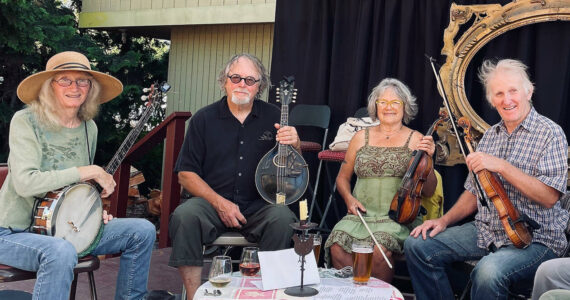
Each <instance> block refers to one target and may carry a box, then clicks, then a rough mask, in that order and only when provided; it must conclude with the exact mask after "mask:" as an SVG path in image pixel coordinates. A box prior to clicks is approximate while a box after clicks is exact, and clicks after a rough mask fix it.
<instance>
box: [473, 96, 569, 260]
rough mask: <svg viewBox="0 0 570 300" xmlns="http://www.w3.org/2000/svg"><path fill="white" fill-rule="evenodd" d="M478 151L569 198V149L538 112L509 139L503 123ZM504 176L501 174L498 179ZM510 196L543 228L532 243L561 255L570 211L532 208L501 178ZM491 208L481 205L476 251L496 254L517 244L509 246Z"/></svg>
mask: <svg viewBox="0 0 570 300" xmlns="http://www.w3.org/2000/svg"><path fill="white" fill-rule="evenodd" d="M477 151H479V152H484V153H488V154H491V155H493V156H495V157H499V158H502V159H504V160H506V161H508V162H509V163H510V164H512V165H513V166H515V167H517V168H519V169H520V170H522V171H523V172H525V173H526V174H529V175H531V176H534V177H536V178H537V179H538V180H540V181H541V182H542V183H544V184H546V185H548V186H550V187H552V188H554V189H556V190H558V191H560V192H561V193H562V194H564V193H565V192H566V179H567V176H568V173H567V172H568V162H567V159H568V143H567V141H566V136H565V135H564V132H563V131H562V128H560V126H558V125H557V124H556V123H554V122H553V121H552V120H550V119H548V118H546V117H544V116H542V115H540V114H538V113H537V112H536V110H535V109H534V107H532V108H531V110H530V113H529V114H528V116H527V117H526V118H525V120H524V121H523V122H522V123H521V124H520V125H519V126H518V127H517V128H515V130H514V131H513V132H512V133H511V134H508V132H507V130H506V127H505V125H504V122H503V121H501V122H499V123H497V124H496V125H494V126H492V127H491V128H489V129H488V130H487V131H486V132H485V134H484V135H483V138H482V139H481V141H480V142H479V144H478V145H477ZM497 175H499V174H497ZM471 177H472V176H471V175H469V177H468V178H467V180H466V181H465V189H467V190H468V191H470V192H471V193H473V194H474V195H477V193H476V191H475V187H474V186H473V181H472V178H471ZM499 178H500V179H501V181H502V183H503V186H504V187H505V191H506V192H507V195H508V197H509V199H510V200H511V202H512V203H513V205H514V206H515V207H516V208H517V209H518V210H519V212H520V214H521V215H522V214H526V215H527V216H529V217H530V218H531V219H533V220H535V221H536V222H538V223H539V224H540V225H541V228H540V229H538V230H535V231H534V232H533V239H532V241H533V242H538V243H541V244H544V245H546V246H547V247H549V248H550V249H552V250H553V251H554V252H555V253H557V254H558V255H560V254H562V251H563V250H564V247H565V246H566V237H565V235H564V229H566V223H567V221H568V211H566V210H564V209H563V208H562V207H561V206H560V201H558V202H557V203H556V204H555V205H554V207H552V208H545V207H542V206H540V205H539V204H537V203H535V202H532V201H531V200H530V199H528V198H527V197H526V196H524V195H523V194H522V193H521V192H520V191H518V190H516V189H515V187H514V186H513V185H511V184H510V183H509V182H508V181H506V180H504V178H503V177H502V176H500V175H499ZM487 207H488V209H487V208H486V207H483V206H482V205H481V202H480V201H477V208H478V212H477V215H476V216H475V225H476V226H477V228H478V233H477V236H478V240H477V245H478V246H479V247H480V248H488V247H489V245H490V244H491V243H494V244H495V246H496V247H497V248H499V247H501V246H502V245H506V244H512V242H511V241H510V240H509V238H508V236H507V234H506V232H505V230H504V228H503V226H502V225H501V222H500V220H499V217H498V214H497V210H496V209H495V207H494V205H493V203H488V205H487Z"/></svg>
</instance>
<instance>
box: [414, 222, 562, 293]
mask: <svg viewBox="0 0 570 300" xmlns="http://www.w3.org/2000/svg"><path fill="white" fill-rule="evenodd" d="M404 253H405V254H406V264H407V266H408V270H409V272H410V277H411V278H412V285H413V287H414V293H415V294H416V297H417V298H418V299H422V300H423V299H429V300H432V299H454V296H453V291H452V289H451V284H450V282H449V279H448V277H447V274H446V272H445V269H446V267H448V266H450V264H451V263H452V262H455V261H465V260H478V259H480V261H479V262H478V263H477V265H476V266H475V268H474V269H473V271H472V272H471V275H470V276H471V282H472V283H473V286H472V288H471V299H507V298H508V297H509V288H510V287H511V286H512V284H514V283H520V282H529V283H530V285H531V286H532V280H533V278H534V273H535V272H536V269H537V268H538V266H539V265H540V264H541V263H542V262H543V261H546V260H549V259H552V258H555V257H556V254H555V253H554V252H553V251H552V250H550V249H549V248H548V247H546V246H544V245H542V244H538V243H533V244H531V245H529V246H528V247H527V248H525V249H518V248H516V247H515V246H513V245H508V246H504V247H501V248H499V249H497V250H496V251H495V252H489V251H488V250H487V249H481V248H479V247H477V228H476V227H475V224H474V223H473V222H470V223H466V224H463V225H461V226H454V227H449V228H447V229H446V230H445V231H443V232H440V233H439V234H438V235H436V236H435V237H433V238H430V237H429V236H428V238H426V240H424V239H423V238H422V237H421V235H420V236H418V237H417V238H414V237H411V236H410V237H408V238H407V239H406V241H405V242H404Z"/></svg>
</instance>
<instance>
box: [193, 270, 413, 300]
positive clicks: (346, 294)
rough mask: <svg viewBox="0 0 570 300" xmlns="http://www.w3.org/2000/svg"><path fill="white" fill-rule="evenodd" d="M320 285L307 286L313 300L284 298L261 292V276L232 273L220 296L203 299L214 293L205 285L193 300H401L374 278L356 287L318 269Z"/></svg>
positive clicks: (349, 280) (279, 293) (281, 294)
mask: <svg viewBox="0 0 570 300" xmlns="http://www.w3.org/2000/svg"><path fill="white" fill-rule="evenodd" d="M319 275H320V278H321V282H320V284H317V285H309V287H312V288H315V289H316V290H318V291H319V293H318V294H317V295H315V296H312V297H294V296H289V295H287V294H285V289H279V290H269V291H262V290H260V289H259V288H258V287H257V286H261V276H259V275H257V276H252V277H244V276H241V274H240V273H239V272H234V273H233V276H232V282H231V283H230V284H228V285H227V286H225V287H223V288H217V289H219V290H220V291H221V292H222V295H221V296H212V295H209V296H208V295H205V291H206V290H207V291H208V292H210V293H211V292H213V290H214V289H215V288H214V287H213V286H212V284H211V283H210V282H205V283H204V284H202V285H201V286H200V288H198V290H197V291H196V294H195V295H194V299H195V300H197V299H202V300H222V299H223V300H226V299H306V300H309V299H328V300H336V299H349V300H357V299H358V300H361V299H362V300H365V299H366V300H367V299H374V300H382V299H386V300H403V299H404V297H403V296H402V293H400V291H398V289H397V288H396V287H394V286H392V285H391V284H389V283H386V282H384V281H382V280H380V279H377V278H373V277H372V278H370V280H369V281H368V284H367V285H357V284H354V283H353V282H352V277H348V278H338V277H335V276H333V272H332V271H330V269H329V270H327V269H321V268H320V269H319Z"/></svg>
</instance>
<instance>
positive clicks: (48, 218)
mask: <svg viewBox="0 0 570 300" xmlns="http://www.w3.org/2000/svg"><path fill="white" fill-rule="evenodd" d="M169 89H170V86H169V85H168V83H163V84H162V85H161V86H160V87H159V88H158V90H156V89H155V87H154V84H153V85H152V86H151V87H150V89H145V92H148V91H149V90H150V92H149V95H148V96H145V97H148V98H147V99H148V104H147V108H146V109H145V111H144V112H143V114H142V116H141V117H140V119H139V121H138V123H137V125H136V126H135V127H134V128H133V129H132V130H131V131H130V132H129V134H128V135H127V137H126V138H125V140H124V141H123V143H122V144H121V146H120V147H119V150H118V151H117V152H116V153H115V155H114V156H113V158H112V159H111V161H110V162H109V164H108V165H107V167H106V168H105V171H106V172H107V173H109V174H114V173H115V171H117V169H118V168H119V166H120V165H121V162H122V161H123V159H124V158H125V156H126V155H127V152H129V149H130V148H131V147H132V146H133V144H134V143H135V141H136V138H137V137H138V136H139V134H140V132H141V131H142V129H143V127H144V125H145V124H146V122H147V121H148V119H149V118H150V116H151V115H152V113H153V112H154V110H155V109H156V107H157V106H159V105H160V104H161V103H162V100H163V99H165V97H166V96H163V94H166V92H168V90H169ZM157 99H158V101H157ZM100 193H101V187H100V186H99V185H98V184H96V183H94V182H93V183H91V182H78V183H75V184H72V185H69V186H66V187H63V188H61V189H59V190H55V191H51V192H48V193H47V194H46V195H45V196H44V197H43V198H39V199H38V200H37V201H36V203H35V205H34V209H33V218H32V226H31V230H32V232H34V233H38V234H43V235H49V236H53V237H59V238H62V239H64V240H67V241H68V242H70V243H71V244H72V245H73V246H74V247H75V249H76V250H77V256H78V257H83V256H85V255H87V254H89V253H91V251H93V249H94V248H95V247H96V246H97V244H98V243H99V240H100V239H101V235H102V233H103V201H102V200H101V195H100Z"/></svg>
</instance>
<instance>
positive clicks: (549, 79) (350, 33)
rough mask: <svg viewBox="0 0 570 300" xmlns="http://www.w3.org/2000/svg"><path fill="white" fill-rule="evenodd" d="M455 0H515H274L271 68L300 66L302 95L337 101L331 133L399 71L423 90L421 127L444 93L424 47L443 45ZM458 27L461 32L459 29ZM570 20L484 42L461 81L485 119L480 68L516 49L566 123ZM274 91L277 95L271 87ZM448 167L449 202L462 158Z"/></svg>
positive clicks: (488, 112) (282, 72)
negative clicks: (438, 86) (274, 14)
mask: <svg viewBox="0 0 570 300" xmlns="http://www.w3.org/2000/svg"><path fill="white" fill-rule="evenodd" d="M452 2H456V3H457V4H464V5H471V4H491V3H499V4H502V5H504V4H507V3H509V2H510V1H444V0H439V1H429V0H360V1H356V0H352V1H346V0H310V1H307V0H278V1H277V9H276V16H275V31H274V44H273V58H272V66H271V77H272V81H273V84H277V83H278V81H279V80H280V79H281V78H282V77H283V76H289V75H294V76H295V78H296V83H295V85H296V88H298V96H297V103H305V104H326V105H329V106H330V107H331V110H332V117H331V124H330V129H331V134H330V139H331V140H332V138H333V137H334V135H335V134H336V130H337V129H338V126H339V125H340V124H341V123H342V122H344V121H345V120H346V118H347V117H349V116H352V115H353V114H354V112H355V111H356V110H357V109H358V108H359V107H363V106H365V105H366V99H367V97H368V94H369V93H370V92H371V90H372V88H373V87H374V86H376V85H377V84H378V83H379V82H380V80H382V79H383V78H386V77H394V78H398V79H400V80H402V81H403V82H404V83H406V84H407V85H408V86H409V87H410V88H411V90H412V93H413V94H414V95H415V96H416V97H417V98H418V102H419V113H418V115H417V117H416V119H415V120H413V121H412V122H411V123H410V124H409V126H410V127H411V128H413V129H417V130H419V131H420V132H423V133H425V132H426V131H427V129H428V128H429V126H430V125H431V123H432V122H433V121H434V120H435V119H436V117H437V112H438V110H439V108H440V107H441V106H442V100H441V98H440V96H439V94H438V93H437V91H436V83H435V79H434V75H433V72H432V70H431V67H430V65H429V63H428V62H427V60H426V58H425V56H424V54H428V55H430V56H432V57H434V58H436V59H437V60H438V62H439V63H440V64H442V63H443V61H444V59H445V56H442V55H440V51H441V48H442V46H443V32H444V30H445V28H446V27H447V26H448V23H449V8H450V6H451V3H452ZM460 34H461V32H460V33H459V34H458V36H459V35H460ZM569 50H570V22H549V23H540V24H535V25H532V26H525V27H522V28H518V29H515V30H512V31H509V32H507V33H506V34H503V35H501V36H499V37H498V38H496V39H494V40H493V41H491V42H490V43H489V44H487V45H486V46H485V47H484V48H483V49H481V50H480V51H479V53H478V54H477V55H476V57H475V58H474V59H473V61H472V63H471V64H470V68H469V70H468V72H467V75H466V78H465V88H466V93H467V96H468V99H469V100H470V103H471V105H472V106H473V107H474V109H475V110H476V111H477V112H478V114H479V115H480V116H482V117H483V118H484V119H485V121H487V123H489V124H494V123H496V122H497V121H498V120H499V116H498V114H497V113H496V111H494V110H493V109H491V108H490V106H489V105H488V104H487V102H486V100H485V97H484V93H483V88H482V85H481V84H480V83H479V82H478V81H477V77H476V71H477V67H478V66H480V64H481V62H482V60H483V59H486V58H516V59H520V60H522V61H523V62H524V63H525V64H527V65H528V66H529V73H530V75H531V80H532V81H533V82H535V84H536V90H535V95H534V96H533V101H534V106H535V107H536V109H537V110H538V112H539V113H542V114H544V115H546V116H548V117H549V118H551V119H553V120H554V121H555V122H557V123H558V124H560V125H561V126H562V127H563V128H564V130H565V132H566V135H568V133H569V129H570V124H568V121H567V118H566V115H567V114H568V111H569V108H568V105H567V99H568V96H569V91H570V51H569ZM270 101H275V98H274V95H273V93H272V92H271V93H270ZM438 169H439V170H440V172H441V173H442V174H443V175H444V187H445V193H446V195H445V196H446V208H449V206H450V205H451V204H453V202H454V201H455V200H456V198H457V196H458V194H459V192H460V191H461V190H462V186H463V180H464V179H463V178H464V177H465V174H466V168H465V167H464V166H456V167H447V168H443V167H438Z"/></svg>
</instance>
